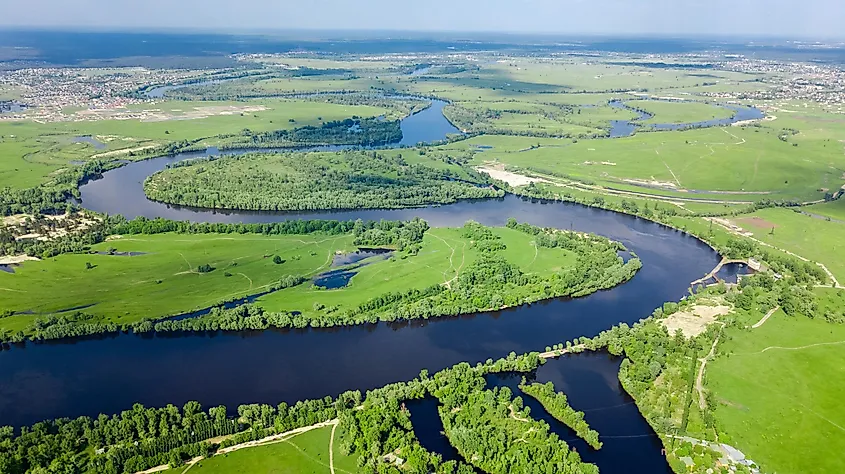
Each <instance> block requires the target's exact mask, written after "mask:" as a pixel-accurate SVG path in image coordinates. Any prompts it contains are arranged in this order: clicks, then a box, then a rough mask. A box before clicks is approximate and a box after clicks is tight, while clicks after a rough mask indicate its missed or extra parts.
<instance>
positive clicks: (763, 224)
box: [733, 216, 780, 229]
mask: <svg viewBox="0 0 845 474" xmlns="http://www.w3.org/2000/svg"><path fill="white" fill-rule="evenodd" d="M733 223H734V224H736V225H737V226H740V227H741V224H746V225H748V226H749V227H754V228H757V229H772V228H777V227H780V226H778V225H777V224H775V223H774V222H769V221H767V220H766V219H763V218H762V217H758V216H751V217H740V218H737V219H734V222H733Z"/></svg>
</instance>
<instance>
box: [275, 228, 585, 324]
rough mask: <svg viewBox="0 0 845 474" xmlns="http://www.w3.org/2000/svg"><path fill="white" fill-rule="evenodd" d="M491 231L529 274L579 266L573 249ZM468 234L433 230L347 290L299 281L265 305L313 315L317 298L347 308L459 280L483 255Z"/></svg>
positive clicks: (516, 233)
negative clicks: (413, 249) (412, 249)
mask: <svg viewBox="0 0 845 474" xmlns="http://www.w3.org/2000/svg"><path fill="white" fill-rule="evenodd" d="M491 230H492V231H493V233H494V234H495V235H497V236H499V237H500V238H501V242H502V243H503V244H505V245H506V246H507V248H506V249H505V250H503V251H502V255H503V256H504V257H505V258H506V259H507V260H508V261H509V262H511V263H513V264H515V265H517V266H518V267H519V268H520V269H521V270H522V271H523V272H525V273H528V274H535V275H539V276H548V275H551V274H552V273H554V272H557V271H560V270H561V269H564V268H567V267H568V266H571V265H574V264H575V256H574V254H572V253H571V252H568V251H564V250H560V249H550V248H543V247H538V246H536V245H535V244H534V242H533V239H532V238H531V236H529V235H527V234H524V233H522V232H519V231H516V230H512V229H508V228H491ZM462 234H463V231H462V230H461V229H454V228H435V229H430V230H429V231H428V232H426V234H425V237H424V239H423V246H422V249H421V250H420V251H419V253H418V254H417V255H414V256H409V257H405V256H399V257H398V258H396V257H394V258H391V259H389V260H387V261H384V262H379V263H375V264H372V265H368V266H365V267H363V268H361V269H360V270H359V271H358V274H357V275H355V276H354V277H353V278H352V280H351V281H350V283H349V285H348V286H346V287H344V288H340V289H336V290H325V289H321V288H319V287H315V286H313V285H299V286H296V287H293V288H287V289H284V290H280V291H277V292H275V293H271V294H269V295H266V296H263V297H261V298H260V299H259V304H261V306H263V307H264V308H265V309H267V310H269V311H301V312H302V313H303V314H306V315H307V314H309V313H312V312H314V303H315V302H316V303H319V304H321V305H324V306H326V307H328V308H337V310H339V311H342V310H344V309H352V308H355V307H356V306H358V305H359V304H361V303H363V302H365V301H367V300H369V299H370V298H372V297H373V296H376V295H382V294H385V293H388V292H394V291H400V290H408V289H423V288H426V287H429V286H432V285H438V284H445V283H447V282H448V283H451V282H454V281H455V280H456V279H457V277H458V275H460V273H461V271H462V270H463V269H465V268H467V267H468V266H469V265H471V264H472V263H473V262H474V261H475V260H476V259H478V257H479V255H480V252H479V251H478V249H476V248H474V247H473V246H472V244H471V242H470V241H469V240H468V239H467V238H465V237H463V235H462Z"/></svg>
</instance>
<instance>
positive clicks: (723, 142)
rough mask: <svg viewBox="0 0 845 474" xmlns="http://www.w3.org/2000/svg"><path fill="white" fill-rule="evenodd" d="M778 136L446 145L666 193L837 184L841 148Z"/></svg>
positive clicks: (483, 140)
mask: <svg viewBox="0 0 845 474" xmlns="http://www.w3.org/2000/svg"><path fill="white" fill-rule="evenodd" d="M778 134H779V131H777V130H774V129H768V128H755V127H729V128H728V127H718V128H708V129H699V130H689V131H683V132H678V131H672V132H652V133H641V134H638V135H635V136H633V137H627V138H619V139H612V140H579V141H577V143H573V141H572V140H566V139H561V140H553V139H540V138H528V137H510V136H507V137H504V136H503V137H492V136H483V137H475V138H472V139H469V140H465V141H462V142H458V143H454V144H450V145H447V147H448V148H450V149H454V150H459V149H464V150H467V149H474V148H475V147H476V146H477V145H490V146H494V148H493V149H491V150H487V151H485V152H484V153H480V154H477V155H475V162H476V163H481V162H484V161H498V162H501V163H504V164H506V165H512V166H517V167H521V168H523V169H529V170H533V171H536V172H540V173H544V174H553V175H558V176H570V177H574V178H577V179H580V180H585V181H592V182H596V183H599V184H605V185H608V186H611V187H615V188H617V189H626V188H628V189H636V190H637V191H638V192H650V193H655V194H661V195H666V196H673V195H674V196H678V197H690V198H699V199H714V200H736V201H754V200H755V199H760V198H764V197H765V198H770V199H798V200H801V201H811V200H816V199H821V198H822V197H823V195H824V193H823V192H822V189H837V188H839V186H840V185H841V174H842V172H841V171H840V170H839V169H838V168H837V167H839V166H845V156H843V154H842V153H841V152H839V151H838V150H836V151H834V150H833V149H832V148H828V149H825V148H823V147H822V148H820V147H819V146H818V145H819V143H812V144H808V145H807V146H806V147H803V145H802V146H800V147H793V146H790V145H789V144H788V143H784V142H782V141H781V140H779V139H778ZM538 144H539V145H541V146H540V147H539V148H536V147H535V146H536V145H538ZM811 145H812V146H811ZM529 147H535V148H533V149H528V148H529ZM813 151H815V152H817V153H813ZM684 190H686V192H685V191H684ZM692 191H695V193H692Z"/></svg>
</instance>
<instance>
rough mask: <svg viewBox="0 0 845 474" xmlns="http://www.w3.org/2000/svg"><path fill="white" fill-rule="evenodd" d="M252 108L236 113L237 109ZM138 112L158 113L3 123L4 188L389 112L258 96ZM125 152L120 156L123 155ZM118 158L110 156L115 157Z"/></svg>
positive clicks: (137, 110) (138, 109)
mask: <svg viewBox="0 0 845 474" xmlns="http://www.w3.org/2000/svg"><path fill="white" fill-rule="evenodd" d="M247 109H248V110H252V111H246V112H238V110H247ZM130 111H131V112H132V113H134V114H139V115H144V116H152V117H157V118H155V119H150V120H147V121H144V120H139V119H130V120H120V119H103V120H90V121H69V122H53V123H35V122H29V121H18V122H0V137H2V138H3V139H2V140H0V188H3V187H6V186H9V187H12V188H16V189H21V188H28V187H32V186H36V185H38V184H40V183H43V182H45V181H48V180H49V179H50V173H53V172H55V171H56V170H58V169H60V168H64V167H67V166H71V165H72V164H73V163H74V162H81V161H86V160H88V159H90V158H92V157H97V156H98V155H99V156H102V154H104V153H109V152H113V151H116V150H130V149H138V148H142V147H149V146H155V145H162V144H166V143H169V142H172V141H179V140H198V139H204V138H207V140H205V141H204V142H203V143H204V144H206V145H216V144H218V143H219V141H218V139H216V138H215V137H216V136H217V135H220V134H238V133H240V132H241V131H242V130H244V129H249V130H252V131H254V132H261V131H270V130H289V129H292V128H295V127H301V126H306V125H319V124H321V123H323V122H324V121H330V120H340V119H346V118H349V117H352V116H353V115H358V116H361V117H374V116H379V115H382V114H384V113H386V112H387V111H386V110H385V109H381V108H376V107H370V106H352V105H338V104H329V103H323V102H313V101H296V100H285V99H257V100H254V101H248V102H202V103H195V102H193V103H192V102H182V101H168V102H163V103H157V104H144V105H142V106H133V107H132V108H131V110H130ZM84 135H92V136H94V137H96V138H97V139H98V140H99V141H101V142H102V143H104V144H105V145H106V146H105V147H104V148H102V149H97V148H95V147H94V146H93V145H91V144H88V143H74V137H77V136H84ZM123 155H124V156H120V157H125V154H123ZM116 157H118V156H113V155H112V156H110V158H116Z"/></svg>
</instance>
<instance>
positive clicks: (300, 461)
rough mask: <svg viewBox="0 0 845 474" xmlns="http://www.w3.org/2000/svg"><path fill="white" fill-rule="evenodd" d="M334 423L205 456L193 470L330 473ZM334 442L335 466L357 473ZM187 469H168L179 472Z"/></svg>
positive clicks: (210, 473)
mask: <svg viewBox="0 0 845 474" xmlns="http://www.w3.org/2000/svg"><path fill="white" fill-rule="evenodd" d="M331 435H332V428H331V427H330V426H327V427H324V428H319V429H315V430H311V431H308V432H305V433H303V434H300V435H297V436H295V437H293V438H289V439H288V440H287V441H282V442H278V443H273V444H269V445H264V446H259V447H255V448H246V449H241V450H238V451H235V452H232V453H229V454H223V455H218V456H214V457H211V458H209V459H204V460H202V461H200V462H198V463H197V464H196V465H194V466H193V467H192V468H191V470H190V472H191V473H200V474H216V473H226V474H229V473H259V472H260V473H267V474H328V473H329V472H331V470H330V468H329V441H330V439H331ZM338 444H339V443H338V440H335V444H334V465H335V472H337V473H338V474H350V473H354V472H357V468H356V465H355V460H354V459H352V458H351V457H349V456H343V455H342V454H341V453H340V450H339V449H338ZM183 470H184V469H174V470H171V471H168V472H173V473H178V472H182V471H183Z"/></svg>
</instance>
